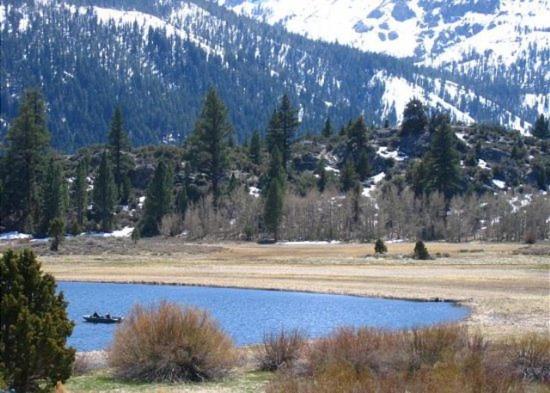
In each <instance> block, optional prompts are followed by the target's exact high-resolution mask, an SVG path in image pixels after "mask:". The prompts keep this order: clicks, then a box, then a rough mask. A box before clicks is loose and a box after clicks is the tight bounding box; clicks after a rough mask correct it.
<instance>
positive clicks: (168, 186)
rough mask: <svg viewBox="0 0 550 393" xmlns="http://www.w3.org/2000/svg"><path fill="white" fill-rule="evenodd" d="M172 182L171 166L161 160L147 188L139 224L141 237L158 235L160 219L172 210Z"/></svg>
mask: <svg viewBox="0 0 550 393" xmlns="http://www.w3.org/2000/svg"><path fill="white" fill-rule="evenodd" d="M173 182H174V172H173V170H172V169H171V166H170V165H168V164H166V163H165V162H164V161H162V160H161V161H160V162H159V164H158V165H157V168H156V169H155V173H154V175H153V179H152V180H151V182H150V183H149V186H148V187H147V198H146V199H145V206H144V210H143V218H142V221H141V223H140V227H141V235H142V236H146V237H147V236H156V235H158V234H159V233H160V223H161V221H162V218H163V217H164V216H165V215H166V214H168V213H169V212H170V211H171V208H172V187H173Z"/></svg>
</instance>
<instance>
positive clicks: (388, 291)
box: [2, 239, 550, 339]
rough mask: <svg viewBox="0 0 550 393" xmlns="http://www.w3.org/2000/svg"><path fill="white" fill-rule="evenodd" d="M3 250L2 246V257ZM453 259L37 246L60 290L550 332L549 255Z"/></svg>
mask: <svg viewBox="0 0 550 393" xmlns="http://www.w3.org/2000/svg"><path fill="white" fill-rule="evenodd" d="M5 246H6V245H2V247H5ZM427 246H428V249H429V251H430V252H431V253H432V254H433V255H435V254H436V253H440V254H448V256H444V257H439V258H436V259H435V260H430V261H416V260H413V259H410V258H409V257H407V254H408V253H410V252H411V251H412V249H413V247H414V245H413V244H410V243H394V244H388V249H389V252H388V255H387V256H385V257H383V258H376V257H374V255H373V246H372V244H281V245H270V246H260V245H257V244H254V243H219V244H183V243H182V242H181V241H178V240H177V239H153V240H143V241H140V242H139V243H138V244H137V245H134V244H133V243H131V242H130V241H129V240H127V239H89V240H84V239H78V240H71V241H69V242H67V243H66V244H65V245H64V248H63V250H62V251H61V252H60V253H59V254H53V253H50V252H48V251H47V249H46V246H45V245H34V246H33V248H35V250H36V251H37V253H38V254H39V255H40V260H41V261H42V263H43V267H44V269H45V270H46V271H47V272H50V273H52V274H53V275H54V276H55V277H56V279H58V280H77V281H110V282H149V283H166V284H193V285H215V286H230V287H240V288H266V289H280V290H283V289H287V290H301V291H313V292H324V293H343V294H344V293H345V294H354V295H361V296H380V297H390V298H403V299H416V300H429V299H436V298H437V299H447V300H454V301H457V302H459V303H461V304H463V305H465V306H468V307H470V308H471V310H472V314H471V316H470V317H469V318H468V320H467V321H466V322H465V323H467V324H468V326H469V327H471V328H472V329H473V330H479V331H481V332H482V333H484V334H486V335H488V336H490V337H492V338H495V339H498V338H501V337H507V336H510V335H516V334H523V333H526V332H530V331H532V332H539V333H549V332H550V247H549V246H548V245H536V246H532V247H528V248H526V247H525V245H521V244H497V243H466V244H464V243H463V244H452V243H428V244H427Z"/></svg>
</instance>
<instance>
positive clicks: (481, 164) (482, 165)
mask: <svg viewBox="0 0 550 393" xmlns="http://www.w3.org/2000/svg"><path fill="white" fill-rule="evenodd" d="M477 166H478V167H480V168H481V169H491V167H489V164H487V162H486V161H485V160H482V159H481V158H480V159H479V160H478V161H477Z"/></svg>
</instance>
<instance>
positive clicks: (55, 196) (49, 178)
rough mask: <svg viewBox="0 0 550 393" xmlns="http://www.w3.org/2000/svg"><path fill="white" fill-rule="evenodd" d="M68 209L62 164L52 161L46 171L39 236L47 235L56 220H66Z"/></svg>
mask: <svg viewBox="0 0 550 393" xmlns="http://www.w3.org/2000/svg"><path fill="white" fill-rule="evenodd" d="M66 209H67V184H66V182H65V176H64V175H63V169H62V168H61V164H60V163H59V162H58V161H56V160H55V159H53V158H52V159H51V160H50V163H49V164H48V169H47V171H46V178H45V179H44V186H43V190H42V204H41V214H40V218H41V224H40V228H39V230H38V232H37V233H38V235H42V236H44V235H46V234H48V232H49V230H50V225H51V223H52V221H53V220H54V219H56V218H59V219H61V220H64V219H65V213H66Z"/></svg>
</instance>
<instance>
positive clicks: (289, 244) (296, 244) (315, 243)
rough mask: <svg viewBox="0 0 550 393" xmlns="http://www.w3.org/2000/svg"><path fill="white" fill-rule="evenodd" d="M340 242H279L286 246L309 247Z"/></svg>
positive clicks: (338, 242)
mask: <svg viewBox="0 0 550 393" xmlns="http://www.w3.org/2000/svg"><path fill="white" fill-rule="evenodd" d="M340 243H341V242H340V241H339V240H332V241H295V242H279V243H277V244H281V245H284V246H307V245H321V244H340Z"/></svg>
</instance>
